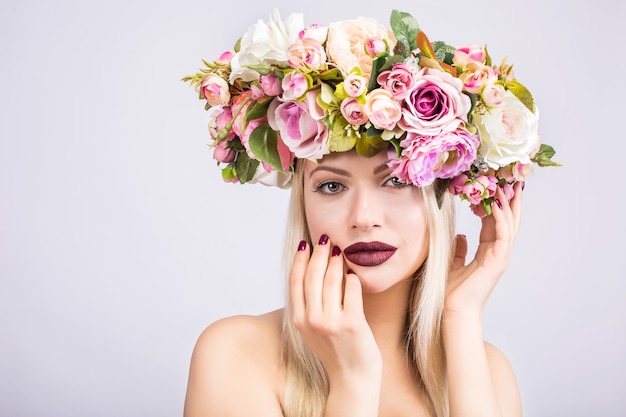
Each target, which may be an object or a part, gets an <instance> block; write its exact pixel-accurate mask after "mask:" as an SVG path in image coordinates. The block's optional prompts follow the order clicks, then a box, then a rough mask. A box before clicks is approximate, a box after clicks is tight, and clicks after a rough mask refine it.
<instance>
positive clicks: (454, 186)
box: [448, 174, 469, 195]
mask: <svg viewBox="0 0 626 417" xmlns="http://www.w3.org/2000/svg"><path fill="white" fill-rule="evenodd" d="M468 180H469V177H468V176H467V174H460V175H457V176H456V177H454V179H453V180H452V181H450V185H449V186H448V190H449V191H450V192H451V193H452V194H454V195H460V194H462V193H463V187H464V186H465V182H466V181H468Z"/></svg>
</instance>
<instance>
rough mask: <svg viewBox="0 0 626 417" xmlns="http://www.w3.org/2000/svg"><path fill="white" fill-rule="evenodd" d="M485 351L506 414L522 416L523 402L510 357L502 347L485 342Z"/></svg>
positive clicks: (501, 405) (499, 399)
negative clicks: (503, 351)
mask: <svg viewBox="0 0 626 417" xmlns="http://www.w3.org/2000/svg"><path fill="white" fill-rule="evenodd" d="M485 352H486V353H487V360H488V361H489V369H490V372H491V378H492V380H493V385H494V387H495V388H496V395H497V396H498V402H499V403H500V407H501V409H502V412H503V413H502V414H503V415H505V416H515V417H517V416H521V415H522V402H521V398H520V392H519V387H518V384H517V379H516V378H515V372H514V371H513V367H512V366H511V363H510V362H509V360H508V358H507V357H506V356H505V355H504V353H502V351H501V350H500V349H498V348H497V347H495V346H494V345H492V344H490V343H488V342H485Z"/></svg>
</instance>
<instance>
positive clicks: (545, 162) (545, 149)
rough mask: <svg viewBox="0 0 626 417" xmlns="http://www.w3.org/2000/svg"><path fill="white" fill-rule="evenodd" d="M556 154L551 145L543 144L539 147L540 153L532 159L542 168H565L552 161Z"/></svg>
mask: <svg viewBox="0 0 626 417" xmlns="http://www.w3.org/2000/svg"><path fill="white" fill-rule="evenodd" d="M554 154H556V151H555V150H554V148H553V147H552V146H550V145H546V144H543V143H542V144H541V146H540V147H539V151H537V153H536V154H535V156H534V158H533V159H532V160H533V162H535V163H537V165H539V166H540V167H560V166H563V165H562V164H559V163H558V162H554V161H552V157H553V156H554Z"/></svg>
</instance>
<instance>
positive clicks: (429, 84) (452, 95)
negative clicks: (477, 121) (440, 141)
mask: <svg viewBox="0 0 626 417" xmlns="http://www.w3.org/2000/svg"><path fill="white" fill-rule="evenodd" d="M462 90H463V82H462V81H461V80H459V79H458V78H455V77H453V76H452V75H450V74H448V73H447V72H443V71H439V70H435V69H431V68H422V69H421V70H420V72H419V73H418V74H417V76H416V80H415V86H414V88H413V89H412V90H411V91H410V92H409V94H408V95H407V96H406V98H405V100H404V103H403V106H402V119H401V120H400V121H399V122H398V126H400V127H401V128H402V129H404V130H406V131H407V132H414V133H418V134H421V135H428V136H432V135H437V134H439V133H441V132H443V131H448V132H451V131H454V130H456V129H457V128H458V127H459V125H461V124H462V123H466V122H467V113H468V112H469V110H470V108H471V105H472V103H471V101H470V99H469V97H468V96H467V95H465V94H463V92H462Z"/></svg>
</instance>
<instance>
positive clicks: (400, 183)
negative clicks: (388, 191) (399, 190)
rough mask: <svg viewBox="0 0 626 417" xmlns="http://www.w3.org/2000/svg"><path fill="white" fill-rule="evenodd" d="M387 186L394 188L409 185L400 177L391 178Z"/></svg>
mask: <svg viewBox="0 0 626 417" xmlns="http://www.w3.org/2000/svg"><path fill="white" fill-rule="evenodd" d="M386 185H390V186H392V187H404V186H406V185H407V183H406V182H404V181H402V180H401V179H400V178H398V177H391V178H389V179H388V180H387V182H386Z"/></svg>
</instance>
